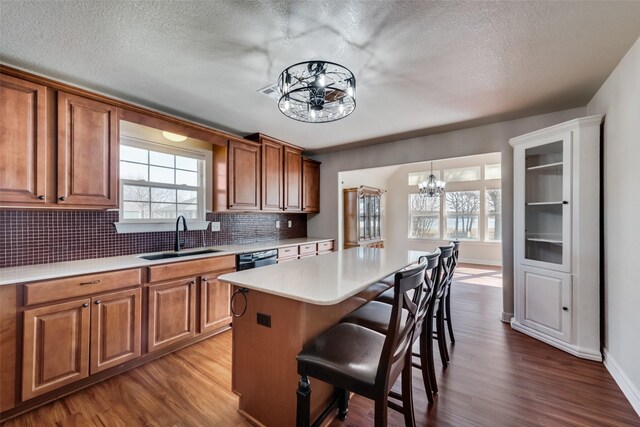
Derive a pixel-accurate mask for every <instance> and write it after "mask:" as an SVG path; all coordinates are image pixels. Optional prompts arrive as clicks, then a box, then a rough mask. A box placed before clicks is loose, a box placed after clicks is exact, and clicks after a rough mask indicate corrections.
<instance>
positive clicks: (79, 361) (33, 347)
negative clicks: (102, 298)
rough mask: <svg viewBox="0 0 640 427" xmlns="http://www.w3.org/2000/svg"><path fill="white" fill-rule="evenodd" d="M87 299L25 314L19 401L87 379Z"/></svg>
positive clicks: (36, 309) (33, 310)
mask: <svg viewBox="0 0 640 427" xmlns="http://www.w3.org/2000/svg"><path fill="white" fill-rule="evenodd" d="M89 320H90V316H89V299H88V298H87V299H82V300H77V301H73V302H67V303H62V304H54V305H49V306H46V307H41V308H35V309H32V310H26V311H25V312H24V333H23V334H24V335H23V339H24V341H23V363H22V399H23V400H26V399H31V398H32V397H35V396H39V395H41V394H43V393H46V392H48V391H51V390H55V389H56V388H58V387H62V386H63V385H66V384H69V383H72V382H74V381H77V380H79V379H82V378H86V377H87V376H88V375H89V323H90V322H89Z"/></svg>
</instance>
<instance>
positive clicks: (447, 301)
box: [444, 240, 460, 344]
mask: <svg viewBox="0 0 640 427" xmlns="http://www.w3.org/2000/svg"><path fill="white" fill-rule="evenodd" d="M449 244H452V245H453V257H452V258H451V274H450V276H449V280H448V281H447V289H446V290H445V296H444V310H445V311H444V321H445V323H446V324H447V329H448V330H449V338H450V339H451V344H455V343H456V338H455V337H454V335H453V325H452V324H451V284H452V283H453V275H454V274H455V272H456V267H457V266H458V252H459V250H460V241H459V240H452V241H451V242H449Z"/></svg>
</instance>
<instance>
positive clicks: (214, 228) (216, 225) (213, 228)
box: [211, 222, 220, 231]
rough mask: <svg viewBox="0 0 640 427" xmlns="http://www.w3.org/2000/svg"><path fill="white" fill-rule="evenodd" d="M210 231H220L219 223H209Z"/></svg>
mask: <svg viewBox="0 0 640 427" xmlns="http://www.w3.org/2000/svg"><path fill="white" fill-rule="evenodd" d="M211 231H220V223H219V222H212V223H211Z"/></svg>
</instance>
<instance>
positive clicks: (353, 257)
mask: <svg viewBox="0 0 640 427" xmlns="http://www.w3.org/2000/svg"><path fill="white" fill-rule="evenodd" d="M426 254H428V252H419V251H407V250H397V249H377V248H352V249H345V250H342V251H338V252H332V253H328V254H325V255H319V256H316V257H310V258H304V259H299V260H296V261H290V262H285V263H282V264H275V265H268V266H266V267H260V268H256V269H253V270H244V271H238V272H235V273H229V274H224V275H222V276H220V280H223V281H225V282H229V283H231V284H233V285H236V286H241V287H244V288H247V289H253V290H256V291H260V292H265V293H268V294H273V295H278V296H281V297H285V298H290V299H294V300H298V301H303V302H307V303H311V304H316V305H333V304H337V303H339V302H341V301H344V300H346V299H347V298H349V297H351V296H353V295H356V294H357V293H358V292H360V291H362V290H364V289H366V288H367V286H369V285H371V284H373V283H375V282H377V281H379V280H381V279H384V278H385V277H387V276H389V275H391V274H393V273H395V272H396V271H398V270H400V269H402V268H404V267H407V266H408V265H410V264H413V263H414V262H416V261H418V258H419V257H420V256H422V255H426Z"/></svg>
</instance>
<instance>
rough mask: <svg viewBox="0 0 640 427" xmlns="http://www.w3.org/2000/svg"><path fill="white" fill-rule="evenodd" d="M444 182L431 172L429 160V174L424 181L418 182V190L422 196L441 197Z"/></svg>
mask: <svg viewBox="0 0 640 427" xmlns="http://www.w3.org/2000/svg"><path fill="white" fill-rule="evenodd" d="M445 185H446V183H445V182H444V181H440V180H438V179H437V178H436V176H435V175H434V174H433V162H431V174H430V175H429V177H428V178H427V180H426V181H422V182H421V183H419V184H418V191H419V192H420V194H421V195H422V196H426V197H442V195H443V194H444V187H445Z"/></svg>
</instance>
